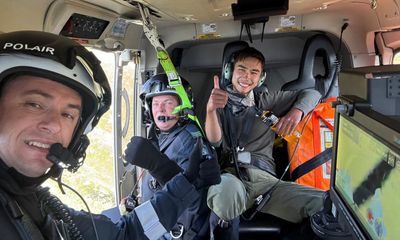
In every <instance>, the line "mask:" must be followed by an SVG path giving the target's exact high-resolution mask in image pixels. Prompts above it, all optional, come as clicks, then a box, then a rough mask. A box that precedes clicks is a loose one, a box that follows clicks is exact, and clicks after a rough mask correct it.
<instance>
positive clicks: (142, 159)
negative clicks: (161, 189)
mask: <svg viewBox="0 0 400 240" xmlns="http://www.w3.org/2000/svg"><path fill="white" fill-rule="evenodd" d="M125 160H126V161H128V162H129V163H131V164H133V165H136V166H139V167H141V168H144V169H147V170H149V173H150V174H151V175H152V176H153V177H154V178H155V179H156V180H157V181H158V182H159V183H161V185H164V184H165V183H166V182H168V181H169V180H170V179H171V178H173V177H174V176H175V175H176V174H178V173H179V172H181V171H182V169H181V168H180V167H179V166H178V164H177V163H176V162H175V161H172V160H170V159H169V158H168V157H167V156H166V155H165V154H163V153H161V152H160V151H159V150H158V149H157V148H156V147H155V146H154V145H153V144H152V143H151V142H150V141H149V140H148V139H146V138H143V137H138V136H134V137H132V138H131V141H130V142H129V143H128V145H127V148H126V150H125Z"/></svg>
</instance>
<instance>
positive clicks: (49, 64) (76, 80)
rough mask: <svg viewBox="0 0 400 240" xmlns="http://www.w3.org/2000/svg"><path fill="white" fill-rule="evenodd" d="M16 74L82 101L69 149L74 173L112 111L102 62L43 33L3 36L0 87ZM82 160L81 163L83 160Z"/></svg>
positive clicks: (69, 42)
mask: <svg viewBox="0 0 400 240" xmlns="http://www.w3.org/2000/svg"><path fill="white" fill-rule="evenodd" d="M14 74H21V75H34V76H39V77H44V78H48V79H51V80H53V81H57V82H59V83H62V84H64V85H66V86H68V87H70V88H72V89H74V90H75V91H77V92H78V93H79V94H80V95H81V97H82V102H83V103H84V104H83V108H82V114H81V120H80V121H79V123H78V126H77V128H76V130H75V132H74V135H73V136H72V141H71V143H70V145H69V146H68V149H69V150H70V152H71V153H72V154H73V157H74V160H73V161H72V162H71V163H65V164H66V165H67V168H68V169H69V170H71V171H75V170H76V169H77V168H78V167H79V166H80V165H82V163H83V159H84V156H85V150H86V148H87V146H88V144H89V140H88V138H87V136H86V134H87V133H88V132H90V131H91V130H92V129H93V127H94V126H96V124H97V122H98V121H99V119H100V117H101V116H102V115H103V114H104V113H105V112H106V111H107V110H108V109H109V107H110V104H111V90H110V86H109V84H108V81H107V78H106V76H105V74H104V72H103V69H102V68H101V66H100V61H99V60H98V59H97V58H96V57H95V56H94V55H93V53H91V52H90V51H88V50H86V48H85V47H83V46H81V45H80V44H78V43H76V42H74V41H72V40H71V39H69V38H67V37H63V36H58V35H55V34H52V33H47V32H40V31H18V32H10V33H4V34H0V86H1V85H2V84H3V82H2V81H3V80H4V79H7V77H8V76H11V75H14ZM80 159H82V160H80Z"/></svg>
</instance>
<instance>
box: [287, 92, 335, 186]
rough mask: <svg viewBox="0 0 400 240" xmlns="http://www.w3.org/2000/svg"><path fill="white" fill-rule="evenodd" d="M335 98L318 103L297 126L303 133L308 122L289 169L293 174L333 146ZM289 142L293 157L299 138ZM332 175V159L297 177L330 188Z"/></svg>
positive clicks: (312, 184) (310, 184) (303, 182)
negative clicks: (333, 104)
mask: <svg viewBox="0 0 400 240" xmlns="http://www.w3.org/2000/svg"><path fill="white" fill-rule="evenodd" d="M335 100H336V98H329V99H328V100H327V101H326V102H323V103H320V104H318V105H317V106H316V107H315V109H314V111H313V112H310V113H309V114H308V115H307V116H305V117H304V118H303V120H302V121H301V122H300V123H299V125H298V126H297V128H296V131H297V132H299V133H301V132H302V130H303V126H304V124H306V126H305V127H304V130H303V133H302V135H301V137H300V138H299V139H298V141H299V145H298V147H297V150H296V152H295V154H294V156H293V159H292V161H291V163H290V168H289V170H290V173H291V174H292V173H293V171H294V170H295V169H296V168H297V167H298V166H300V165H301V164H303V163H305V162H307V161H308V160H309V159H311V158H313V157H314V156H316V155H318V154H319V153H321V152H322V151H324V150H325V149H326V148H330V147H332V145H333V122H334V118H335V108H332V107H331V105H330V103H331V102H333V101H335ZM287 144H288V151H289V157H291V156H292V154H293V151H294V150H295V147H296V144H297V140H291V141H289V142H288V143H287ZM330 176H331V160H329V161H327V162H326V163H324V164H322V165H320V166H318V167H317V168H314V169H313V170H312V171H310V172H308V173H307V174H305V175H303V176H301V177H300V178H298V179H296V182H297V183H299V184H302V185H307V186H312V187H316V188H320V189H323V190H328V189H329V187H330Z"/></svg>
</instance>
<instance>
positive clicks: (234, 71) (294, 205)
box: [205, 47, 323, 239]
mask: <svg viewBox="0 0 400 240" xmlns="http://www.w3.org/2000/svg"><path fill="white" fill-rule="evenodd" d="M230 62H231V63H232V64H231V65H230V66H229V64H228V65H227V66H224V68H225V69H224V70H223V73H224V74H226V75H228V76H225V77H226V78H228V79H230V84H228V85H227V87H226V90H223V89H220V88H219V79H218V77H217V76H215V77H214V89H213V90H212V92H211V95H210V98H209V101H208V104H207V115H206V124H205V129H206V134H207V138H208V140H209V141H210V142H211V143H212V144H213V145H214V146H216V147H221V148H222V153H221V160H220V162H221V163H220V164H221V168H222V169H223V170H224V171H225V173H224V174H222V181H221V183H220V184H218V185H214V186H211V187H210V189H209V191H208V197H207V203H208V206H209V207H210V208H211V209H212V211H213V212H214V213H215V215H216V216H217V217H216V220H215V221H216V222H218V225H217V226H216V228H215V230H214V233H215V235H216V236H215V238H216V239H217V238H218V236H219V234H220V233H221V232H224V231H225V232H228V233H230V235H228V234H225V236H228V237H227V238H225V239H238V231H237V229H234V228H235V227H234V226H232V224H234V225H235V224H236V226H237V222H236V223H235V221H234V220H235V219H238V217H239V216H240V215H241V214H242V213H244V212H245V211H246V210H247V209H249V208H250V207H251V206H252V205H253V204H254V202H255V199H256V198H257V197H258V196H260V195H262V194H264V193H266V192H267V191H270V190H272V192H270V199H269V201H268V202H267V203H266V205H265V206H264V208H263V209H262V212H265V213H269V214H272V215H275V216H277V217H279V218H282V219H285V220H287V221H290V222H294V223H297V222H301V221H302V220H303V219H304V218H307V217H309V216H311V215H312V214H314V213H315V212H317V211H318V210H320V208H321V207H322V196H323V192H322V191H320V190H317V189H313V188H310V187H305V186H301V185H299V184H296V183H293V182H285V181H279V180H278V178H279V176H277V175H276V171H275V160H274V159H273V157H272V149H273V144H274V139H275V132H276V134H278V135H281V136H286V135H290V134H291V133H292V132H293V130H294V129H295V127H296V126H297V124H298V123H299V122H300V120H301V119H302V117H303V116H305V115H306V114H307V113H308V112H309V111H311V110H312V109H313V108H314V107H315V105H316V104H317V103H318V100H319V98H320V94H319V93H318V92H317V91H315V90H302V91H277V92H269V91H265V90H264V91H256V90H257V89H256V88H257V87H258V86H261V85H262V83H263V82H264V80H265V77H266V76H265V72H264V65H265V59H264V56H263V55H262V53H260V52H259V51H258V50H256V49H254V48H252V47H246V48H244V49H242V50H239V51H237V52H235V53H234V54H233V59H232V60H231V61H230ZM260 111H271V112H273V113H274V114H275V115H276V116H278V117H279V122H278V123H277V124H276V125H274V128H275V132H274V131H273V130H271V128H270V127H269V126H267V125H266V124H265V123H264V122H263V121H262V120H261V118H260V117H258V116H259V112H260Z"/></svg>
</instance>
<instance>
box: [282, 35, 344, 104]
mask: <svg viewBox="0 0 400 240" xmlns="http://www.w3.org/2000/svg"><path fill="white" fill-rule="evenodd" d="M320 57H322V63H323V68H324V72H325V73H324V75H320V74H318V75H316V76H315V75H314V72H315V71H314V70H315V67H316V64H317V59H318V58H320ZM337 65H338V63H337V57H336V53H335V50H334V47H333V44H332V42H331V40H330V39H329V38H328V37H327V36H326V35H324V34H316V35H314V36H312V37H310V38H309V39H307V41H306V44H305V46H304V49H303V53H302V57H301V62H300V71H299V76H298V78H297V79H295V80H293V81H290V82H287V83H285V84H284V85H283V86H282V90H299V89H316V90H318V91H319V92H320V93H321V95H322V99H326V98H328V97H330V96H335V95H337V89H336V93H335V85H336V84H335V81H336V78H337V70H338V66H337Z"/></svg>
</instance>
